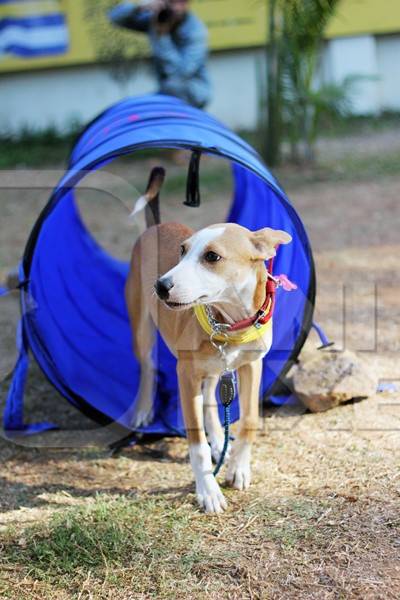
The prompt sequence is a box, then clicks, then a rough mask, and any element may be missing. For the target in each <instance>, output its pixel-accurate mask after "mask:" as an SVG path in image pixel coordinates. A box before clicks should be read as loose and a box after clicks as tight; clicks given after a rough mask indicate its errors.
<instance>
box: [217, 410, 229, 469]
mask: <svg viewBox="0 0 400 600" xmlns="http://www.w3.org/2000/svg"><path fill="white" fill-rule="evenodd" d="M230 422H231V403H229V404H224V433H225V439H224V447H223V448H222V452H221V456H220V457H219V461H218V464H217V466H216V467H215V469H214V477H216V476H217V475H218V473H219V471H220V469H221V467H222V465H223V464H224V461H225V456H226V453H227V450H228V446H229V439H230V435H229V426H230Z"/></svg>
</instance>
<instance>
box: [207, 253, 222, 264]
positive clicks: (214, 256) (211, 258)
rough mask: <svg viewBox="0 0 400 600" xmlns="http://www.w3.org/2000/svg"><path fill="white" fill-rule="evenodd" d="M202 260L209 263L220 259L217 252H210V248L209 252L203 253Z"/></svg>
mask: <svg viewBox="0 0 400 600" xmlns="http://www.w3.org/2000/svg"><path fill="white" fill-rule="evenodd" d="M204 260H205V261H206V262H210V263H213V262H218V261H219V260H221V256H220V255H219V254H217V253H216V252H212V251H211V250H210V252H206V253H205V255H204Z"/></svg>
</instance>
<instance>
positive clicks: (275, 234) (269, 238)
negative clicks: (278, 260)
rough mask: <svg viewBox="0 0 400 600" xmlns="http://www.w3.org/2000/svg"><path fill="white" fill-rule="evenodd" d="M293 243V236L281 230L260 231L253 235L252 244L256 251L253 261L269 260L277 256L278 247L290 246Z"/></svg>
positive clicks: (269, 228)
mask: <svg viewBox="0 0 400 600" xmlns="http://www.w3.org/2000/svg"><path fill="white" fill-rule="evenodd" d="M291 241H292V236H291V235H289V234H288V233H286V231H282V230H281V229H271V227H264V229H259V230H258V231H255V232H254V233H253V234H252V235H251V242H252V244H253V246H254V249H255V253H254V256H253V260H268V258H272V257H273V256H275V254H276V250H275V248H276V246H279V245H280V244H289V243H290V242H291Z"/></svg>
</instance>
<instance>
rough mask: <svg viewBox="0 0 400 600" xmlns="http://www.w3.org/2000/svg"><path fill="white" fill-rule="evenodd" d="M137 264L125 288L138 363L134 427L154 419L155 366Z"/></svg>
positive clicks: (150, 325)
mask: <svg viewBox="0 0 400 600" xmlns="http://www.w3.org/2000/svg"><path fill="white" fill-rule="evenodd" d="M134 262H136V261H134ZM136 267H137V269H136V270H132V271H131V274H130V275H129V277H128V281H127V284H126V288H125V295H126V300H127V306H128V312H129V318H130V322H131V329H132V335H133V340H132V341H133V350H134V353H135V356H136V358H137V360H138V362H139V364H140V382H139V388H138V392H137V395H136V398H135V400H134V403H133V405H132V410H131V416H130V422H131V426H132V427H133V428H134V429H137V428H138V427H140V426H145V425H148V424H149V423H150V422H151V420H152V419H153V415H154V406H153V401H154V380H155V368H154V364H153V360H152V350H153V345H154V340H155V327H154V324H153V321H152V318H151V315H150V311H149V305H148V299H147V298H146V295H145V291H144V287H143V281H141V280H140V279H141V277H140V267H139V268H138V265H137V264H136ZM138 271H139V273H138Z"/></svg>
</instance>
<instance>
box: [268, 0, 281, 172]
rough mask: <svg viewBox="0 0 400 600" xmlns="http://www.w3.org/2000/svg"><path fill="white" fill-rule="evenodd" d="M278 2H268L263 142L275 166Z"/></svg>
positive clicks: (277, 159)
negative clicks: (266, 100)
mask: <svg viewBox="0 0 400 600" xmlns="http://www.w3.org/2000/svg"><path fill="white" fill-rule="evenodd" d="M277 5H278V1H277V0H269V44H268V45H267V64H268V92H267V93H268V107H267V112H268V126H267V139H266V140H265V152H264V156H265V160H266V162H267V164H268V165H270V166H275V165H277V164H279V162H280V160H281V135H282V114H281V106H282V101H281V83H280V72H279V71H280V65H279V41H278V36H277V32H276V18H277V10H278V6H277Z"/></svg>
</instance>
